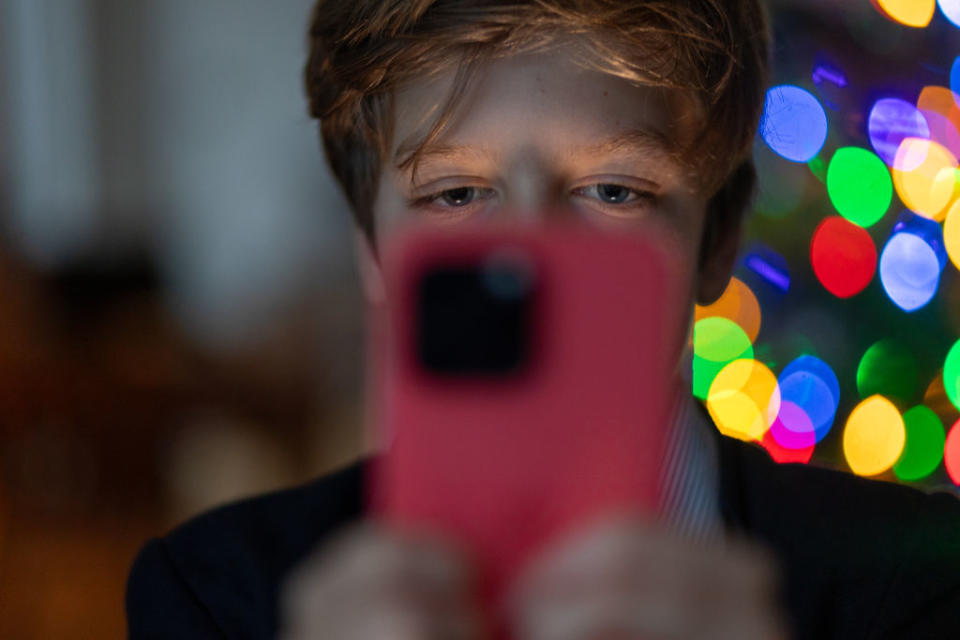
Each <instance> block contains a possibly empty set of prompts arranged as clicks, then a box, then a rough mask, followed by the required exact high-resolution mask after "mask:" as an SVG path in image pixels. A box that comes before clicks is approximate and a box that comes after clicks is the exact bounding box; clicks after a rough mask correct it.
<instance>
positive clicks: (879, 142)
mask: <svg viewBox="0 0 960 640" xmlns="http://www.w3.org/2000/svg"><path fill="white" fill-rule="evenodd" d="M867 132H868V134H869V136H870V144H871V145H872V146H873V150H874V151H876V152H877V155H878V156H880V158H881V159H882V160H883V161H884V162H885V163H886V164H887V166H890V167H892V166H893V163H894V161H895V159H896V156H897V150H898V149H899V148H900V144H901V143H902V142H903V141H904V140H905V139H907V138H927V139H928V138H930V128H929V127H928V126H927V120H926V118H924V117H923V114H922V113H920V110H919V109H917V108H916V107H915V106H914V105H912V104H910V103H909V102H907V101H906V100H901V99H899V98H881V99H880V100H877V101H876V102H875V103H874V105H873V108H871V109H870V116H869V118H868V119H867Z"/></svg>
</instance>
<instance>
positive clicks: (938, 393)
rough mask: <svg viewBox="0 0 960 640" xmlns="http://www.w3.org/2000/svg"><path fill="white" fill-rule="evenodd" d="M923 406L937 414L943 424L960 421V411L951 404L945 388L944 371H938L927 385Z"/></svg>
mask: <svg viewBox="0 0 960 640" xmlns="http://www.w3.org/2000/svg"><path fill="white" fill-rule="evenodd" d="M923 404H924V406H926V407H929V408H930V410H932V411H933V412H934V413H935V414H937V417H938V418H940V422H941V423H942V424H953V423H954V422H956V421H957V420H960V410H958V409H957V407H955V406H953V403H952V402H950V398H948V397H947V390H946V389H945V388H944V386H943V369H940V370H939V371H937V373H936V375H934V376H933V379H932V380H930V384H929V385H927V390H926V391H924V393H923Z"/></svg>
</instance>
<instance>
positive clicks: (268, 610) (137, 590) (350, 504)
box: [126, 462, 365, 639]
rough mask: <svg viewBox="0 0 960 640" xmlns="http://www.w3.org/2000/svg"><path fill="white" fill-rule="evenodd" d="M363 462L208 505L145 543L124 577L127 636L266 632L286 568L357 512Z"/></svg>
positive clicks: (359, 512)
mask: <svg viewBox="0 0 960 640" xmlns="http://www.w3.org/2000/svg"><path fill="white" fill-rule="evenodd" d="M364 468H365V465H364V463H362V462H358V463H355V464H353V465H351V466H349V467H346V468H344V469H341V470H339V471H337V472H334V473H332V474H329V475H327V476H324V477H322V478H320V479H318V480H315V481H313V482H310V483H308V484H305V485H303V486H300V487H296V488H293V489H287V490H283V491H277V492H273V493H269V494H264V495H261V496H257V497H254V498H249V499H246V500H242V501H239V502H235V503H233V504H229V505H226V506H223V507H219V508H216V509H213V510H211V511H208V512H206V513H204V514H201V515H199V516H197V517H195V518H193V519H191V520H189V521H188V522H186V523H185V524H183V525H180V526H179V527H177V528H176V529H174V530H173V531H171V532H170V533H169V534H167V535H166V536H164V537H162V538H158V539H154V540H152V541H150V542H149V543H147V545H146V546H145V547H144V549H143V550H142V551H141V552H140V554H139V555H138V557H137V559H136V560H135V562H134V565H133V568H132V570H131V573H130V578H129V581H128V584H127V603H126V604H127V620H128V625H129V630H130V637H131V638H132V639H135V638H152V637H180V638H221V637H223V638H272V637H273V636H274V633H275V630H276V623H277V600H278V595H279V590H280V587H281V585H282V582H283V580H284V578H285V576H286V574H287V572H289V570H290V569H291V568H293V566H294V565H296V564H297V562H298V561H299V560H301V559H302V558H303V557H305V556H306V555H307V554H309V553H310V552H311V551H312V550H313V549H314V548H315V547H316V546H317V545H318V544H321V543H322V542H323V540H324V539H325V538H327V537H328V536H329V535H330V534H331V533H333V532H334V531H336V530H338V529H339V528H340V527H342V526H344V525H346V524H348V523H350V522H352V521H355V520H358V519H359V518H360V517H361V515H362V512H363V503H364V499H363V494H364V492H363V478H364Z"/></svg>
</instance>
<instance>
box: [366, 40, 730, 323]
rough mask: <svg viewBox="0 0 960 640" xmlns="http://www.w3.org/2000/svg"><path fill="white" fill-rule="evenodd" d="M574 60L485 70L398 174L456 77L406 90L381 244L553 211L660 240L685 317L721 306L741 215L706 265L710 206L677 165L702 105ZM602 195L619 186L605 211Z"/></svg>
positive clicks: (382, 188) (692, 177)
mask: <svg viewBox="0 0 960 640" xmlns="http://www.w3.org/2000/svg"><path fill="white" fill-rule="evenodd" d="M569 51H570V47H563V48H560V49H558V50H555V51H550V52H546V53H539V54H529V55H523V56H515V57H511V58H506V59H501V60H499V61H495V62H493V63H491V64H490V65H488V67H487V68H485V69H484V70H483V72H481V73H480V74H479V77H478V78H477V79H476V81H475V82H474V83H473V84H472V85H471V86H470V87H469V88H468V91H467V93H466V95H465V97H464V100H463V102H462V104H461V108H460V109H459V110H458V112H457V113H456V114H455V117H454V120H453V122H452V123H451V126H450V127H449V128H448V129H447V131H446V132H445V134H444V135H443V136H442V137H441V139H440V140H439V141H437V144H435V145H433V146H432V147H431V149H430V150H429V151H428V153H427V154H426V157H425V158H424V159H423V160H422V161H421V162H420V163H419V165H418V166H417V167H416V168H417V171H416V172H415V173H414V172H413V171H412V168H408V169H407V170H401V169H398V168H397V165H398V164H399V163H400V161H402V160H403V158H404V157H405V156H406V152H408V151H409V150H411V149H412V147H413V146H415V144H416V142H418V141H419V140H420V139H422V138H423V137H424V136H425V135H426V133H427V132H428V131H429V129H430V125H431V124H432V123H433V119H434V117H435V114H436V112H437V110H438V109H439V107H440V103H441V101H442V100H443V99H444V98H445V96H446V95H447V91H448V89H449V87H450V85H451V84H452V82H453V73H452V72H450V73H448V74H445V75H441V76H438V77H436V78H431V79H423V80H420V81H417V82H415V83H412V84H410V85H408V86H407V87H405V88H404V90H403V91H401V92H399V94H398V95H397V96H396V102H395V107H396V122H395V128H394V143H393V149H392V154H391V155H392V157H391V161H390V162H389V163H388V166H386V167H384V171H383V172H382V174H381V179H380V184H379V187H378V190H377V198H376V201H375V205H374V218H375V221H376V234H377V238H378V239H379V241H381V242H382V241H385V240H386V239H387V238H389V236H390V235H391V233H393V232H394V231H395V230H396V228H397V227H398V226H400V225H401V224H411V223H412V224H456V223H462V222H466V221H470V222H482V221H485V220H501V221H502V220H504V219H511V220H513V221H516V222H520V223H531V222H532V223H535V222H537V221H538V220H539V218H541V217H542V216H543V215H544V214H543V212H544V211H549V212H550V215H559V216H570V217H575V218H577V219H580V220H582V221H583V222H584V223H586V224H591V225H598V226H603V227H616V228H619V229H622V230H623V231H624V232H631V233H644V232H645V231H649V230H650V229H654V228H655V230H656V231H658V232H660V234H661V236H662V237H663V238H664V239H665V240H666V241H667V242H669V243H670V248H671V249H672V250H673V251H674V252H676V255H678V256H679V257H680V258H681V262H682V264H684V265H687V266H688V267H689V269H688V271H687V272H686V273H685V274H684V278H683V281H684V286H685V288H686V289H687V290H688V292H689V296H688V298H687V305H686V306H688V307H690V308H691V309H692V307H693V303H694V302H700V303H708V302H711V301H713V300H715V299H716V298H718V297H719V296H720V294H721V293H722V292H723V289H724V288H725V287H726V284H727V281H728V280H729V277H730V272H731V270H732V267H733V262H734V259H735V257H736V251H737V248H738V245H739V240H740V224H739V221H740V217H739V216H733V217H732V221H731V222H729V223H728V224H726V225H725V226H724V228H721V229H718V230H717V231H718V233H716V234H715V241H714V242H713V243H712V246H711V248H710V251H709V252H708V254H707V256H706V259H705V260H704V261H703V262H702V264H700V245H701V240H702V238H703V235H704V226H705V224H707V206H706V205H707V200H708V198H709V195H710V194H706V193H703V191H702V189H701V186H700V184H699V181H698V180H697V175H696V172H695V171H694V170H691V169H690V168H688V167H686V166H685V165H683V163H681V162H680V161H679V160H678V159H677V157H676V155H675V153H674V152H675V150H676V149H677V148H678V147H679V146H681V145H683V144H685V143H687V142H688V137H689V136H690V135H692V132H693V131H694V130H695V127H694V126H693V123H694V122H695V121H696V118H698V117H699V112H698V109H697V107H696V106H695V105H693V104H692V103H691V101H690V100H685V99H684V98H683V97H682V96H678V95H674V94H669V93H667V92H665V91H664V90H661V89H657V88H652V87H637V86H633V85H631V84H629V83H628V82H626V81H625V80H622V79H620V78H617V77H614V76H610V75H606V74H602V73H599V72H596V71H592V70H587V69H584V68H582V67H580V66H578V65H576V64H575V63H574V61H573V59H572V57H571V54H570V53H569ZM434 152H435V153H434ZM602 184H603V185H610V186H609V187H605V189H606V195H607V196H608V197H607V198H606V201H605V199H604V198H603V197H602V194H601V192H600V191H599V189H598V186H597V185H602ZM614 186H616V187H618V189H611V187H614ZM458 189H459V190H460V192H459V193H457V192H456V191H455V190H458ZM463 189H470V190H471V191H470V197H471V198H473V200H472V201H470V202H467V203H463V201H462V200H455V199H451V198H450V196H451V195H461V194H462V193H463ZM451 190H454V192H453V193H452V194H451ZM444 191H446V197H443V196H441V194H442V193H443V192H444ZM625 193H629V195H627V196H626V200H624V202H622V203H614V202H610V198H609V196H611V195H615V198H614V199H623V198H624V194H625ZM431 195H433V196H437V197H434V198H433V199H432V200H429V199H428V198H427V197H428V196H431ZM425 199H426V200H425ZM540 221H541V222H542V220H540ZM357 244H358V256H359V260H360V263H361V264H360V271H361V274H362V276H363V279H364V286H365V290H366V292H367V296H368V299H369V300H370V302H372V303H374V304H376V303H378V302H379V301H382V296H383V292H382V283H381V282H380V279H379V275H378V273H377V265H376V261H375V260H374V259H373V253H372V251H371V248H370V247H369V245H368V244H367V243H366V241H365V240H364V239H362V238H360V237H359V236H358V242H357ZM698 264H699V265H700V267H699V268H697V266H698Z"/></svg>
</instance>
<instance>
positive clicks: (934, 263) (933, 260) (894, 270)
mask: <svg viewBox="0 0 960 640" xmlns="http://www.w3.org/2000/svg"><path fill="white" fill-rule="evenodd" d="M941 266H942V265H941V263H940V260H939V259H938V257H937V253H936V251H935V250H934V248H933V247H932V246H930V245H929V244H928V243H927V242H925V241H924V239H923V238H921V237H919V236H917V235H914V234H913V233H908V232H906V231H901V232H899V233H895V234H893V235H892V236H891V237H890V239H889V240H888V241H887V244H886V246H884V248H883V252H882V253H881V254H880V283H881V284H882V285H883V290H884V291H885V292H886V293H887V296H888V297H889V298H890V300H892V301H893V303H894V304H895V305H897V306H898V307H900V308H901V309H903V310H904V311H916V310H917V309H920V308H922V307H924V306H926V304H927V303H928V302H930V301H931V300H932V299H933V296H934V295H936V293H937V288H938V287H939V286H940V271H941Z"/></svg>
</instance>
